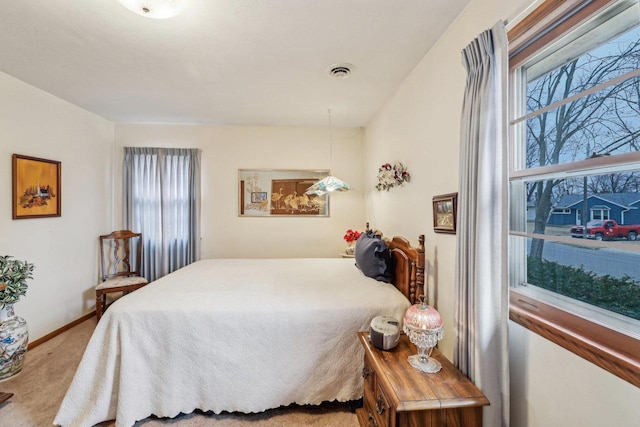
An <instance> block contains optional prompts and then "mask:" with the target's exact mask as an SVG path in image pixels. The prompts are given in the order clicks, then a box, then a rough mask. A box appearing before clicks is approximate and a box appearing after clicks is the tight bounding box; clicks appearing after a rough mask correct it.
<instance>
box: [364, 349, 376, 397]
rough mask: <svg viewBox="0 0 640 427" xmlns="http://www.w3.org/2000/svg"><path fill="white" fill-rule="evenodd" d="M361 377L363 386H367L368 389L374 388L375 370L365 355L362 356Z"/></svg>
mask: <svg viewBox="0 0 640 427" xmlns="http://www.w3.org/2000/svg"><path fill="white" fill-rule="evenodd" d="M362 378H364V386H365V387H368V388H369V390H370V391H373V390H375V384H376V372H375V371H374V370H373V367H372V366H371V361H370V360H369V358H368V357H366V356H365V358H364V368H362Z"/></svg>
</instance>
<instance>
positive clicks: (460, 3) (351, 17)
mask: <svg viewBox="0 0 640 427" xmlns="http://www.w3.org/2000/svg"><path fill="white" fill-rule="evenodd" d="M185 2H186V6H185V9H184V10H183V12H182V13H181V14H180V15H178V16H177V17H174V18H171V19H167V20H154V19H149V18H144V17H141V16H139V15H136V14H134V13H132V12H130V11H128V10H127V9H125V8H124V7H123V6H121V5H120V4H119V3H118V2H117V1H116V0H11V1H3V2H2V7H1V9H0V71H3V72H5V73H7V74H9V75H12V76H14V77H16V78H18V79H20V80H23V81H25V82H27V83H30V84H32V85H33V86H36V87H38V88H40V89H43V90H45V91H46V92H49V93H51V94H54V95H56V96H58V97H60V98H63V99H66V100H67V101H69V102H71V103H73V104H76V105H78V106H80V107H82V108H84V109H86V110H89V111H92V112H94V113H96V114H98V115H100V116H103V117H105V118H107V119H109V120H111V121H114V122H124V123H201V124H237V125H292V126H320V127H327V126H328V125H329V117H328V116H329V114H328V110H329V109H330V110H331V116H332V125H333V126H336V127H345V126H364V125H365V124H366V123H367V121H368V120H369V119H370V118H371V116H372V115H373V114H374V113H375V112H376V111H377V110H378V108H379V107H380V106H381V105H382V104H383V102H384V101H385V100H386V99H388V98H389V97H390V96H391V95H392V94H393V92H394V90H395V89H396V88H397V87H398V85H399V84H400V82H402V80H403V79H404V78H405V77H406V76H407V75H408V74H409V73H410V72H411V70H412V69H413V68H414V67H415V66H416V65H417V63H418V62H419V61H420V59H422V57H423V56H424V55H425V53H426V52H427V51H428V50H429V48H430V47H431V46H432V45H433V44H434V43H435V41H436V40H437V39H438V38H439V37H440V35H441V34H442V32H443V31H444V30H445V29H446V28H447V27H448V26H449V25H450V24H451V22H452V21H453V20H454V19H455V17H456V16H457V15H458V14H459V13H460V12H461V11H462V9H463V8H464V7H465V6H466V5H467V4H468V3H469V0H185ZM341 62H347V63H350V64H353V65H354V67H355V70H354V71H353V73H352V75H351V76H350V77H349V78H347V79H335V78H332V77H329V75H328V74H327V69H328V68H329V66H330V65H332V64H335V63H341ZM0 96H1V95H0Z"/></svg>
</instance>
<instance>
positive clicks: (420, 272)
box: [366, 223, 425, 304]
mask: <svg viewBox="0 0 640 427" xmlns="http://www.w3.org/2000/svg"><path fill="white" fill-rule="evenodd" d="M366 231H369V223H367V226H366ZM382 240H384V242H385V243H386V244H387V246H388V247H389V251H390V252H391V256H392V258H393V261H394V267H395V268H394V273H395V274H394V284H395V286H396V288H398V290H399V291H400V292H402V293H403V294H404V296H406V297H407V299H408V300H409V301H410V302H411V304H415V303H417V302H418V297H419V296H420V295H423V294H424V280H425V277H424V266H425V257H424V234H421V235H420V236H418V247H417V248H414V247H412V246H411V244H410V243H409V241H408V240H407V239H405V238H404V237H401V236H394V237H392V238H390V239H389V238H386V237H384V236H383V237H382Z"/></svg>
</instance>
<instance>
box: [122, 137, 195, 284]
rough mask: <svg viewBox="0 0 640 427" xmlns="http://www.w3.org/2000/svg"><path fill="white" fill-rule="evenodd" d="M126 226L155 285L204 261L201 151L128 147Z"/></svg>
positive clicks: (126, 155)
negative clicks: (136, 234) (139, 239)
mask: <svg viewBox="0 0 640 427" xmlns="http://www.w3.org/2000/svg"><path fill="white" fill-rule="evenodd" d="M124 150H125V155H124V192H123V194H124V224H125V228H127V229H129V230H131V231H135V232H139V233H142V239H143V256H142V258H143V259H142V274H143V276H144V277H145V278H146V279H147V280H149V281H153V280H155V279H158V278H160V277H162V276H164V275H166V274H169V273H171V272H172V271H175V270H177V269H179V268H181V267H184V266H185V265H188V264H190V263H192V262H194V261H197V260H198V259H200V150H198V149H184V148H146V147H125V149H124Z"/></svg>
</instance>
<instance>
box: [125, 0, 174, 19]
mask: <svg viewBox="0 0 640 427" xmlns="http://www.w3.org/2000/svg"><path fill="white" fill-rule="evenodd" d="M118 3H120V4H121V5H123V6H124V7H126V8H127V9H129V10H130V11H132V12H134V13H137V14H138V15H141V16H144V17H146V18H152V19H167V18H173V17H174V16H176V15H177V14H179V13H180V12H181V11H182V7H183V2H182V0H118Z"/></svg>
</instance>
